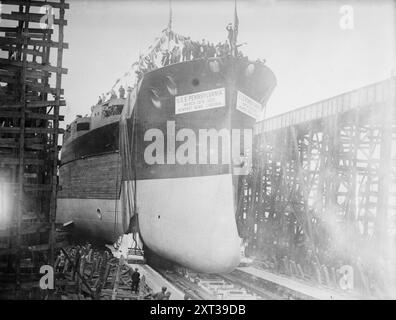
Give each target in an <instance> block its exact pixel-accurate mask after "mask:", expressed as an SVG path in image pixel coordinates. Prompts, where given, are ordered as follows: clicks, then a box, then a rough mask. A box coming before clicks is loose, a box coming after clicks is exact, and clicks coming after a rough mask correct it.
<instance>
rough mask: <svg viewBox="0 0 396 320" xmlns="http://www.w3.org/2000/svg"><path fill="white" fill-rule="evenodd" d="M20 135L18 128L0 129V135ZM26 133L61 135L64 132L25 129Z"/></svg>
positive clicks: (46, 129)
mask: <svg viewBox="0 0 396 320" xmlns="http://www.w3.org/2000/svg"><path fill="white" fill-rule="evenodd" d="M1 132H4V133H18V134H19V133H20V132H21V128H19V127H13V128H10V127H0V133H1ZM25 132H26V133H37V134H63V133H64V132H65V130H64V129H61V128H58V129H57V130H55V129H54V128H29V127H26V128H25Z"/></svg>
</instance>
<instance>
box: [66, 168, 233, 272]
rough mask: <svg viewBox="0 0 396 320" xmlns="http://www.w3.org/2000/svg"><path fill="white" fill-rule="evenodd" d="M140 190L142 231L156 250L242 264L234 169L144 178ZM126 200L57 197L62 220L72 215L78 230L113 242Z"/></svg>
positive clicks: (211, 267)
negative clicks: (209, 173) (235, 207)
mask: <svg viewBox="0 0 396 320" xmlns="http://www.w3.org/2000/svg"><path fill="white" fill-rule="evenodd" d="M137 190H138V192H137V199H138V208H139V227H140V234H141V237H142V240H143V241H144V244H145V245H146V246H148V247H149V248H150V249H151V250H152V251H153V252H155V253H156V254H157V255H159V256H161V257H164V258H166V259H168V260H170V261H173V262H176V263H178V264H180V265H183V266H186V267H188V268H191V269H193V270H200V271H201V272H208V273H212V272H229V271H231V270H233V269H234V268H235V267H236V266H237V265H238V263H239V248H240V238H239V235H238V231H237V227H236V224H235V213H234V212H235V211H234V205H233V188H232V175H230V174H226V175H213V176H206V177H188V178H176V179H152V180H141V181H137ZM121 206H122V203H121V200H119V199H79V198H74V199H73V198H63V199H59V200H58V210H59V212H62V216H61V220H62V222H63V223H65V222H67V221H73V222H74V225H75V229H76V230H75V231H76V232H77V233H78V234H79V235H84V236H85V237H87V238H99V235H100V239H101V240H103V241H105V242H108V243H112V242H115V241H116V240H117V238H118V237H119V236H120V235H121V234H122V223H121V212H120V208H121ZM98 208H100V210H101V213H102V217H101V218H100V217H99V216H98V214H97V209H98ZM180 226H183V227H180Z"/></svg>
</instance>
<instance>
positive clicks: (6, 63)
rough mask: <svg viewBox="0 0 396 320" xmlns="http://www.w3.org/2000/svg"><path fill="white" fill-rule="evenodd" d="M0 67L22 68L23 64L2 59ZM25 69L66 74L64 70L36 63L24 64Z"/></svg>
mask: <svg viewBox="0 0 396 320" xmlns="http://www.w3.org/2000/svg"><path fill="white" fill-rule="evenodd" d="M0 40H1V39H0ZM0 65H3V66H15V67H18V68H23V62H22V61H10V60H8V59H4V58H3V59H0ZM26 67H27V68H31V69H35V70H41V71H47V72H55V73H62V74H67V69H65V68H58V67H53V66H50V65H42V64H40V63H36V62H27V63H26Z"/></svg>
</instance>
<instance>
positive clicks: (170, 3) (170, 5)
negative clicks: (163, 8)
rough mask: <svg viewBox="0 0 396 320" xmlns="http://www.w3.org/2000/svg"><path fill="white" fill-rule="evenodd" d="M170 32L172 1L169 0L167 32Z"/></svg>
mask: <svg viewBox="0 0 396 320" xmlns="http://www.w3.org/2000/svg"><path fill="white" fill-rule="evenodd" d="M170 30H172V0H169V22H168V31H170Z"/></svg>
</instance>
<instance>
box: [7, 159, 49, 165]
mask: <svg viewBox="0 0 396 320" xmlns="http://www.w3.org/2000/svg"><path fill="white" fill-rule="evenodd" d="M0 163H2V164H8V165H19V158H9V157H7V158H6V157H4V158H3V157H2V158H0ZM24 164H25V165H36V166H40V165H43V164H44V160H42V159H24Z"/></svg>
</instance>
